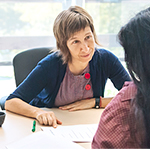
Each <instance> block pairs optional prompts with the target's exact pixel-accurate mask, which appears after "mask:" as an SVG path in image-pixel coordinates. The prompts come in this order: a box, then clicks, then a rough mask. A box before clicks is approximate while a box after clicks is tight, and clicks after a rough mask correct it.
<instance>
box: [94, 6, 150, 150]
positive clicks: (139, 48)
mask: <svg viewBox="0 0 150 150" xmlns="http://www.w3.org/2000/svg"><path fill="white" fill-rule="evenodd" d="M118 37H119V40H120V43H121V45H122V46H123V48H124V51H125V61H126V64H127V67H128V70H129V72H130V74H131V76H132V78H133V81H134V82H126V83H125V85H124V87H123V88H122V90H121V91H120V92H119V93H118V94H117V96H116V97H115V98H114V99H113V100H112V101H111V102H110V103H109V104H108V105H107V107H106V108H105V110H104V112H103V114H102V116H101V119H100V123H99V126H98V129H97V132H96V134H95V136H94V139H93V142H92V148H96V149H98V148H126V149H127V148H133V149H135V148H150V94H149V93H150V92H149V91H150V68H149V64H150V7H149V8H147V9H145V10H143V11H141V12H139V13H138V14H137V15H136V16H135V17H133V18H132V19H131V20H130V21H129V22H128V23H127V24H126V25H125V26H124V27H122V28H121V30H120V32H119V34H118Z"/></svg>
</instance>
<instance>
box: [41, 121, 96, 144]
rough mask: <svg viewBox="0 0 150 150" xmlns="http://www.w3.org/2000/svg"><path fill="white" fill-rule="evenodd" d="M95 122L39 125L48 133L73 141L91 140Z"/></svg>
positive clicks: (94, 130)
mask: <svg viewBox="0 0 150 150" xmlns="http://www.w3.org/2000/svg"><path fill="white" fill-rule="evenodd" d="M97 127H98V125H97V124H86V125H72V126H58V127H57V128H53V127H41V128H42V130H43V131H45V132H46V133H49V135H53V136H57V137H63V138H66V139H69V140H71V141H74V142H92V139H93V137H94V134H95V132H96V130H97Z"/></svg>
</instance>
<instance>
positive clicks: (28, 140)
mask: <svg viewBox="0 0 150 150" xmlns="http://www.w3.org/2000/svg"><path fill="white" fill-rule="evenodd" d="M6 148H8V149H84V148H83V147H82V146H80V145H79V144H77V143H74V142H72V141H70V140H66V139H63V138H60V137H56V136H52V135H51V136H50V135H48V134H46V133H45V132H43V131H38V132H35V133H32V134H31V135H29V136H26V137H24V138H22V139H20V140H18V141H16V142H13V143H11V144H9V145H7V146H6Z"/></svg>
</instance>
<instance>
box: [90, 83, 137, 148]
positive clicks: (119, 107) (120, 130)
mask: <svg viewBox="0 0 150 150" xmlns="http://www.w3.org/2000/svg"><path fill="white" fill-rule="evenodd" d="M135 94H136V86H135V84H134V83H133V82H126V83H125V85H124V87H123V88H122V89H121V90H120V92H119V93H118V94H117V95H116V97H114V99H113V100H112V101H111V102H110V103H109V104H108V105H107V107H106V108H105V110H104V111H103V113H102V115H101V118H100V122H99V126H98V130H97V132H96V134H95V137H94V140H93V147H101V148H123V147H124V148H125V147H128V146H127V145H126V144H127V143H128V142H127V141H128V140H131V139H130V138H129V139H126V140H125V139H124V137H125V136H130V134H129V131H130V127H129V119H131V118H129V114H130V102H131V99H132V98H134V97H135ZM116 137H117V138H116Z"/></svg>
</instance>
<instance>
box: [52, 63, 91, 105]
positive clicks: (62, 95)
mask: <svg viewBox="0 0 150 150" xmlns="http://www.w3.org/2000/svg"><path fill="white" fill-rule="evenodd" d="M89 72H90V69H89V65H88V66H87V67H86V68H85V70H84V71H83V73H82V74H81V75H77V76H74V75H73V74H72V73H71V72H70V70H69V67H68V66H67V69H66V74H65V77H64V79H63V81H62V83H61V85H60V88H59V91H58V94H57V96H56V99H55V106H56V107H59V106H63V105H67V104H70V103H73V102H75V101H78V100H83V99H87V98H92V97H93V90H92V84H91V78H90V74H89Z"/></svg>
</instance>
